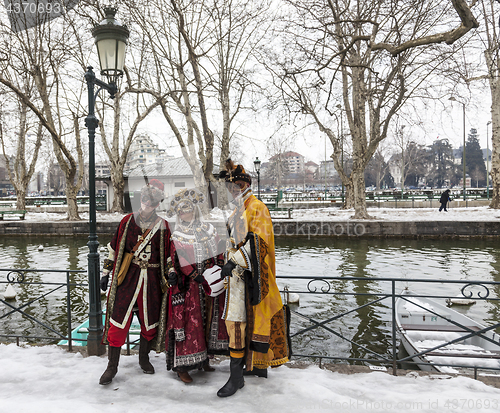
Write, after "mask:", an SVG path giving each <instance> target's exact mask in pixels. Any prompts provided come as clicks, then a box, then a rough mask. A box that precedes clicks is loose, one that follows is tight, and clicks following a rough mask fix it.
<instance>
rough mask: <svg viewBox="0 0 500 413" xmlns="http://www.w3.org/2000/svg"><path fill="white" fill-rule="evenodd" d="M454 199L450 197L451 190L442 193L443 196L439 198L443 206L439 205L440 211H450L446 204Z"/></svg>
mask: <svg viewBox="0 0 500 413" xmlns="http://www.w3.org/2000/svg"><path fill="white" fill-rule="evenodd" d="M451 201H452V199H451V198H450V190H449V189H447V190H446V191H444V192H443V193H442V194H441V198H439V202H440V203H441V206H440V207H439V212H441V211H442V210H443V209H444V212H448V211H447V209H446V205H447V204H448V202H451Z"/></svg>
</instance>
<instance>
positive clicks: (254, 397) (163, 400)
mask: <svg viewBox="0 0 500 413" xmlns="http://www.w3.org/2000/svg"><path fill="white" fill-rule="evenodd" d="M151 356H152V357H151V358H152V363H153V365H154V366H155V369H156V374H154V375H146V374H143V373H142V371H141V370H140V368H139V365H138V357H137V355H132V356H122V357H121V359H120V366H119V371H118V375H117V376H116V378H115V379H114V380H113V382H112V383H111V384H110V385H108V386H100V385H99V384H98V380H99V377H100V375H101V373H102V371H103V370H104V368H105V366H106V358H101V357H87V358H84V357H83V356H82V355H81V354H78V353H77V354H74V353H68V352H66V351H64V350H63V349H61V348H58V347H56V346H44V347H25V348H24V347H17V346H16V345H15V344H9V345H4V344H0V360H1V369H0V395H1V397H0V412H2V413H4V412H5V413H7V412H16V413H28V412H29V413H32V412H35V413H38V412H40V413H45V412H50V413H63V412H64V413H66V412H68V411H70V412H71V413H93V412H109V413H114V412H116V413H126V412H134V413H139V412H148V413H154V412H168V413H177V412H178V413H186V412H189V413H198V412H200V413H207V412H220V413H224V412H228V413H234V412H239V413H247V412H252V413H253V412H255V413H257V412H259V413H260V412H262V411H265V412H279V411H285V412H308V411H332V412H338V413H340V412H346V413H347V412H392V411H393V412H401V411H418V412H443V411H449V412H471V411H474V412H482V411H485V412H488V411H498V410H499V409H500V390H499V389H496V388H494V387H490V386H487V385H485V384H484V383H481V382H479V381H476V380H473V379H470V378H464V377H456V378H448V379H446V376H444V377H445V378H442V379H438V378H437V377H438V376H428V377H419V376H417V375H416V374H409V375H408V376H406V377H399V376H398V377H394V376H392V375H390V374H387V373H382V372H372V373H360V374H352V375H344V374H340V373H335V372H331V371H328V370H322V369H320V368H319V367H317V366H310V367H307V368H305V369H299V368H290V367H287V366H286V365H285V366H283V367H280V368H278V369H272V370H271V371H270V372H269V378H268V379H262V378H256V377H250V378H246V379H245V387H244V388H243V389H241V390H240V391H238V392H237V393H236V394H235V395H234V396H233V397H230V398H228V399H220V398H218V397H217V396H216V392H217V390H218V389H219V388H220V387H221V386H222V385H223V384H224V383H225V382H226V380H227V378H228V374H229V363H228V361H223V362H222V363H221V364H219V365H215V369H216V370H215V371H214V372H211V373H207V372H196V373H194V374H193V378H194V382H193V383H192V384H190V385H185V384H184V383H182V382H181V381H180V380H179V379H177V378H176V376H175V374H174V373H172V372H171V371H166V369H165V357H164V355H163V354H160V355H153V353H151ZM441 377H443V376H441Z"/></svg>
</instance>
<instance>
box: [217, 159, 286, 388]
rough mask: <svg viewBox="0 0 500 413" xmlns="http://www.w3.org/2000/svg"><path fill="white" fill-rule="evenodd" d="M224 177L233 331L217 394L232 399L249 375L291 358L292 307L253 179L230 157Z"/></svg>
mask: <svg viewBox="0 0 500 413" xmlns="http://www.w3.org/2000/svg"><path fill="white" fill-rule="evenodd" d="M219 176H220V178H223V179H225V181H226V186H227V188H228V190H229V192H230V193H231V195H232V197H233V198H234V200H233V203H234V204H236V209H235V210H234V212H233V213H232V214H231V216H230V217H229V219H228V223H227V224H228V225H227V226H228V233H229V236H230V238H229V240H228V244H229V245H228V250H227V252H226V259H227V262H226V264H224V266H223V267H222V271H221V277H222V278H226V281H227V291H226V305H225V309H224V314H223V317H222V318H223V319H224V320H225V322H226V328H227V332H228V334H229V350H230V356H231V359H230V377H229V380H228V382H227V383H226V384H225V385H224V386H223V387H222V388H221V389H220V390H219V391H218V392H217V396H219V397H228V396H231V395H233V394H234V393H236V391H237V390H238V389H241V388H242V387H243V386H244V379H243V375H244V373H243V369H244V367H245V366H246V371H245V375H255V376H259V377H267V368H268V367H269V366H271V367H278V366H280V365H282V364H284V363H286V362H287V361H288V358H289V357H290V341H289V332H288V320H289V310H288V308H287V307H286V306H283V303H282V301H281V296H280V292H279V290H278V286H277V284H276V275H275V274H276V273H275V255H274V231H273V224H272V221H271V216H270V214H269V210H268V209H267V207H266V206H265V204H264V203H263V202H261V201H260V200H259V199H257V198H256V197H255V196H254V195H253V194H252V190H251V188H250V185H251V182H252V180H251V177H250V175H248V174H247V173H246V172H245V169H244V168H243V166H242V165H237V166H236V165H234V163H233V162H232V161H231V160H230V159H228V160H227V162H226V170H225V171H221V173H220V175H219Z"/></svg>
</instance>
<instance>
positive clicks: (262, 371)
mask: <svg viewBox="0 0 500 413" xmlns="http://www.w3.org/2000/svg"><path fill="white" fill-rule="evenodd" d="M243 375H244V376H257V377H264V378H265V379H267V369H258V368H257V367H254V368H253V369H252V370H250V371H246V370H245V371H244V372H243Z"/></svg>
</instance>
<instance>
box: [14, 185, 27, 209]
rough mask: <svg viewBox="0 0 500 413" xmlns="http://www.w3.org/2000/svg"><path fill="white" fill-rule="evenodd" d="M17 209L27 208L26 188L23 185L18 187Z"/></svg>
mask: <svg viewBox="0 0 500 413" xmlns="http://www.w3.org/2000/svg"><path fill="white" fill-rule="evenodd" d="M16 196H17V200H16V209H17V210H25V209H26V189H23V188H21V187H18V188H16Z"/></svg>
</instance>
